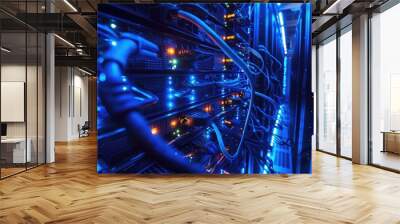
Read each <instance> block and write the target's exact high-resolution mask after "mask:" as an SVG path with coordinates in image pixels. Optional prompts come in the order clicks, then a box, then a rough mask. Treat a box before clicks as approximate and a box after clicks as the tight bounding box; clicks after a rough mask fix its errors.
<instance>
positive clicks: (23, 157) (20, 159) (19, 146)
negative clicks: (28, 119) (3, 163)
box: [1, 138, 32, 163]
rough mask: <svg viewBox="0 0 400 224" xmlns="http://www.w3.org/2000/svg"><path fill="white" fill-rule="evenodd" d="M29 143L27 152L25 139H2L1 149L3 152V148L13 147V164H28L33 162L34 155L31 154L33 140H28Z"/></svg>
mask: <svg viewBox="0 0 400 224" xmlns="http://www.w3.org/2000/svg"><path fill="white" fill-rule="evenodd" d="M26 142H27V143H28V144H27V146H28V147H26V151H25V138H5V139H1V145H2V146H1V147H2V151H3V147H7V148H8V147H13V148H12V151H13V153H12V162H13V163H26V162H31V160H32V153H31V145H32V141H31V139H29V138H28V139H27V140H26Z"/></svg>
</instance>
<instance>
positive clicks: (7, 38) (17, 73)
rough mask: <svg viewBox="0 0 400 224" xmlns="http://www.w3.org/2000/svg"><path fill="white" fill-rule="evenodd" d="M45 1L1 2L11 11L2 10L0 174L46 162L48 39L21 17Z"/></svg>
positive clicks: (0, 37) (38, 10)
mask: <svg viewBox="0 0 400 224" xmlns="http://www.w3.org/2000/svg"><path fill="white" fill-rule="evenodd" d="M43 6H44V1H29V2H28V1H1V2H0V7H1V8H2V9H6V10H7V11H11V12H14V13H4V12H0V47H1V50H0V51H1V54H0V55H1V57H0V68H1V69H0V72H1V73H0V81H1V85H0V90H1V91H0V93H1V98H0V102H1V105H0V111H1V115H0V118H1V130H0V132H1V144H0V178H5V177H7V176H10V175H13V174H16V173H19V172H22V171H25V170H27V169H29V168H32V167H36V166H37V165H39V164H43V163H44V162H45V87H46V86H45V69H44V65H45V58H46V54H45V44H46V43H45V41H46V40H45V35H44V34H43V33H41V32H40V31H39V30H36V29H35V28H34V27H32V26H30V25H29V24H27V23H24V22H22V20H26V18H25V17H24V15H27V14H26V12H28V13H41V12H43ZM13 15H16V16H15V17H14V16H13ZM16 17H18V18H19V19H16ZM24 18H25V19H24ZM21 19H22V20H21ZM26 21H27V20H26ZM28 23H29V22H28Z"/></svg>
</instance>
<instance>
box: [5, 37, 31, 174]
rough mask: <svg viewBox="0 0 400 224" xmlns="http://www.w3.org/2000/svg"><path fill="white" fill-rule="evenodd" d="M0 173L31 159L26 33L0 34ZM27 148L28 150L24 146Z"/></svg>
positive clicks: (12, 171)
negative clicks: (26, 103)
mask: <svg viewBox="0 0 400 224" xmlns="http://www.w3.org/2000/svg"><path fill="white" fill-rule="evenodd" d="M1 46H2V49H7V50H1V54H2V55H1V124H2V133H1V134H2V139H1V161H2V162H1V167H2V168H1V173H2V177H5V176H9V175H12V174H15V173H18V172H21V171H23V170H25V165H26V164H25V163H26V161H28V162H29V161H30V153H31V151H30V150H29V149H30V147H29V146H30V144H29V143H28V144H27V142H26V119H25V91H26V69H27V67H26V33H25V32H9V33H8V32H7V33H5V32H3V33H2V34H1ZM26 148H28V151H27V150H26Z"/></svg>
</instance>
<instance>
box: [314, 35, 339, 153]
mask: <svg viewBox="0 0 400 224" xmlns="http://www.w3.org/2000/svg"><path fill="white" fill-rule="evenodd" d="M317 54H318V62H317V63H318V102H317V104H318V121H317V122H318V135H317V138H318V140H317V141H318V145H317V147H318V149H319V150H322V151H326V152H329V153H335V154H336V76H337V75H336V36H333V37H331V38H329V39H328V40H327V41H325V42H324V43H321V44H320V45H319V48H318V52H317Z"/></svg>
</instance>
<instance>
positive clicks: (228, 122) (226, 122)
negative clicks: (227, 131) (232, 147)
mask: <svg viewBox="0 0 400 224" xmlns="http://www.w3.org/2000/svg"><path fill="white" fill-rule="evenodd" d="M224 123H225V124H227V125H232V121H228V120H224Z"/></svg>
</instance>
